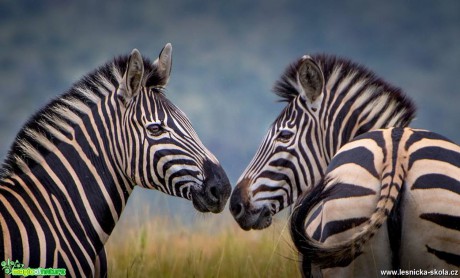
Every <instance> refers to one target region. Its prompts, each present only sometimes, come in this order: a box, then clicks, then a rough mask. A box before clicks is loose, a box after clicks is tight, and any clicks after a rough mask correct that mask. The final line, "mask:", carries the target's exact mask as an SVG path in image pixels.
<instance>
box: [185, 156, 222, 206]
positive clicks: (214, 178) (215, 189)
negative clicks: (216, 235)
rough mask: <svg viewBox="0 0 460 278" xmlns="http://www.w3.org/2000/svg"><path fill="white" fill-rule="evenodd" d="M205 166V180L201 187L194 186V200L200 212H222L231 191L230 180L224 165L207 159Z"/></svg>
mask: <svg viewBox="0 0 460 278" xmlns="http://www.w3.org/2000/svg"><path fill="white" fill-rule="evenodd" d="M203 168H204V177H205V179H204V182H203V184H202V186H201V187H200V188H192V189H191V192H192V202H193V205H194V207H195V209H196V210H198V211H200V212H212V213H219V212H221V211H222V210H223V209H224V207H225V204H226V203H227V200H228V197H229V196H230V192H231V185H230V181H229V180H228V177H227V174H226V173H225V171H224V169H223V168H222V166H220V165H219V164H215V163H213V162H211V161H209V160H208V161H206V162H205V163H204V165H203Z"/></svg>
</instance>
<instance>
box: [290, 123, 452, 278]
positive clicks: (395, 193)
mask: <svg viewBox="0 0 460 278" xmlns="http://www.w3.org/2000/svg"><path fill="white" fill-rule="evenodd" d="M459 207H460V146H458V145H456V144H454V143H453V142H451V141H449V140H448V139H446V138H444V137H442V136H440V135H438V134H435V133H432V132H429V131H425V130H415V129H409V128H404V129H402V128H390V129H383V130H376V131H371V132H368V133H366V134H364V135H361V136H358V137H356V138H355V139H354V140H353V141H351V142H350V143H348V144H346V145H344V146H343V147H342V148H341V149H340V150H339V151H338V153H337V154H336V156H334V158H333V159H332V161H331V163H330V164H329V166H328V168H327V171H326V175H325V177H324V179H323V180H322V181H321V182H320V183H319V184H318V185H317V186H315V188H314V189H313V190H312V191H311V192H310V193H308V194H306V195H305V196H303V198H299V200H298V201H297V204H296V206H295V209H294V212H293V215H292V218H291V234H292V238H293V240H294V243H295V245H296V247H297V249H298V250H299V251H300V252H301V254H302V260H303V261H302V267H303V271H304V275H305V276H307V277H308V276H310V275H313V276H315V277H316V276H321V275H341V276H351V275H353V276H359V277H361V276H362V277H364V276H369V275H371V276H374V275H375V274H376V273H377V274H378V275H379V274H380V272H379V271H380V270H382V269H383V270H385V269H396V270H398V269H405V270H410V269H422V270H431V269H438V270H440V269H444V270H460V252H459V250H460V224H459V223H460V212H459V209H458V208H459Z"/></svg>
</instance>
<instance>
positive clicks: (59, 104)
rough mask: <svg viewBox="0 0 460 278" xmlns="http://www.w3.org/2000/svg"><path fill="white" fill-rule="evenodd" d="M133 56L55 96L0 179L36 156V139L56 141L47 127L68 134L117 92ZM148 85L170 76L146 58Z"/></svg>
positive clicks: (17, 144) (21, 135)
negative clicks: (77, 122)
mask: <svg viewBox="0 0 460 278" xmlns="http://www.w3.org/2000/svg"><path fill="white" fill-rule="evenodd" d="M128 59H129V56H128V55H123V56H119V57H117V58H115V59H113V60H112V61H110V62H108V63H106V64H105V65H103V66H101V67H99V68H97V69H96V70H94V71H92V72H90V73H89V74H87V75H85V76H84V77H83V78H81V79H80V80H79V81H77V82H76V83H74V84H73V86H72V87H71V88H70V89H69V90H67V91H66V92H64V93H63V94H61V95H59V96H57V97H56V98H54V99H52V100H51V101H50V102H49V103H48V104H46V105H45V106H44V107H43V108H41V109H40V110H38V111H37V112H36V113H35V114H34V115H33V116H31V117H30V118H29V119H28V120H27V122H26V123H25V124H24V125H23V127H22V128H21V130H20V131H19V132H18V134H17V135H16V138H15V139H14V141H13V144H12V145H11V147H10V149H9V151H8V154H7V156H6V159H5V160H4V162H3V165H2V167H1V168H0V178H5V177H6V176H8V175H10V173H11V172H13V171H14V170H15V169H16V167H19V165H18V163H19V164H20V163H22V162H21V161H24V160H25V159H29V158H33V157H34V153H36V152H37V150H36V149H35V148H34V140H35V139H36V137H37V136H42V137H46V138H48V139H49V140H50V141H53V140H56V138H55V135H53V134H51V133H50V132H49V131H48V130H47V128H46V127H51V128H54V129H55V130H58V131H59V132H60V133H62V134H63V135H64V136H66V135H68V132H69V131H70V130H69V126H72V123H73V122H75V118H79V117H82V116H83V115H85V114H87V113H86V112H88V111H89V110H90V109H91V107H92V106H93V105H94V104H96V103H98V102H99V101H101V99H102V98H104V97H106V96H108V95H109V94H110V93H112V92H114V91H115V88H117V87H118V86H119V84H120V82H121V81H122V78H123V75H124V72H125V71H126V67H127V63H128ZM143 62H144V77H143V84H145V87H155V86H157V85H158V84H161V83H163V84H164V82H163V81H164V79H165V78H166V77H164V76H162V75H161V74H160V72H159V71H158V69H157V67H156V65H155V64H154V63H152V62H151V61H150V60H149V59H147V58H143Z"/></svg>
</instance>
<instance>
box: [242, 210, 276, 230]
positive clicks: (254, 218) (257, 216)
mask: <svg viewBox="0 0 460 278" xmlns="http://www.w3.org/2000/svg"><path fill="white" fill-rule="evenodd" d="M272 216H273V213H272V212H271V211H270V209H269V208H268V207H266V206H264V207H262V208H261V209H258V210H256V211H248V212H246V213H244V214H242V215H240V216H239V217H237V218H235V219H236V221H237V222H238V224H239V225H240V227H241V229H243V230H245V231H249V230H251V229H254V230H262V229H265V228H267V227H268V226H270V225H271V224H272Z"/></svg>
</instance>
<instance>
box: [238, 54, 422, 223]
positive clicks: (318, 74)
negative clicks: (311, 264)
mask: <svg viewBox="0 0 460 278" xmlns="http://www.w3.org/2000/svg"><path fill="white" fill-rule="evenodd" d="M275 92H276V94H277V95H279V96H280V97H281V99H282V100H283V101H286V102H287V106H286V107H285V108H284V110H283V111H282V112H281V114H280V115H279V116H278V118H277V119H276V120H275V122H274V123H273V124H272V126H271V127H270V128H269V131H268V133H267V135H266V136H265V138H264V140H263V141H262V144H261V145H260V147H259V149H258V151H257V152H256V154H255V156H254V158H253V159H252V161H251V162H250V163H249V165H248V166H247V168H246V170H245V171H244V172H243V173H242V175H241V177H240V179H239V181H238V184H237V186H236V187H235V189H234V191H233V193H232V197H231V201H230V211H231V213H232V214H233V216H234V218H235V220H236V221H237V222H238V223H239V225H240V226H241V227H242V228H243V229H263V228H265V227H267V226H269V225H270V224H271V220H272V216H273V215H274V214H276V213H278V212H279V211H281V210H282V209H284V208H286V207H288V206H289V205H291V204H292V203H294V202H295V201H296V199H297V198H298V196H300V195H301V194H302V193H304V192H308V191H310V190H311V189H312V187H313V185H315V184H316V183H318V182H319V181H320V180H321V178H322V177H323V176H324V171H325V169H326V167H327V165H328V164H329V162H330V161H331V159H332V157H333V156H334V155H335V153H336V152H337V150H338V149H339V148H340V147H341V146H342V145H344V144H345V143H347V142H349V141H350V140H351V139H353V138H354V137H356V136H358V135H360V134H363V133H365V132H367V131H370V130H374V129H378V128H384V127H391V126H407V125H408V124H409V122H410V121H411V120H412V119H413V117H414V114H415V108H414V105H413V104H412V102H411V101H410V100H409V99H408V98H407V97H405V96H404V94H403V93H402V91H401V90H399V89H398V88H395V87H393V86H391V85H389V84H388V83H385V82H384V81H383V80H381V79H380V78H378V77H377V76H376V75H375V74H374V73H372V72H371V71H369V70H368V69H366V68H364V67H362V66H360V65H358V64H356V63H353V62H351V61H348V60H345V59H341V58H337V57H332V56H324V55H317V56H313V57H310V56H304V57H302V58H301V59H299V60H298V61H296V62H295V63H293V64H292V65H291V66H289V67H288V68H287V69H286V71H285V73H284V74H283V76H282V77H281V80H280V81H278V82H277V83H276V85H275Z"/></svg>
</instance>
